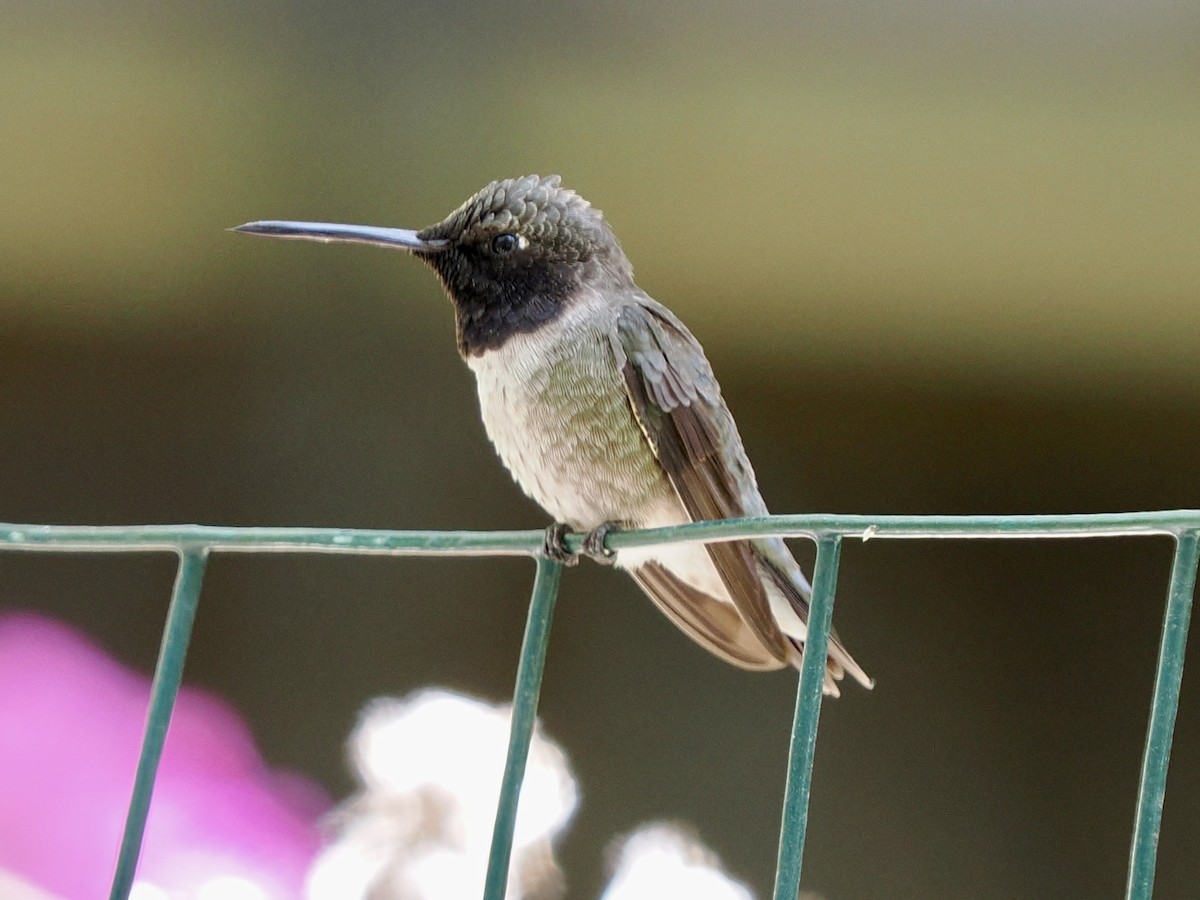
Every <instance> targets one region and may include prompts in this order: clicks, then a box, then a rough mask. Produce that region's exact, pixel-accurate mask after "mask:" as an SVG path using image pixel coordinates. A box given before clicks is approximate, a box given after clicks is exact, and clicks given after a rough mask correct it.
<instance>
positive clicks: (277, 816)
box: [0, 614, 328, 900]
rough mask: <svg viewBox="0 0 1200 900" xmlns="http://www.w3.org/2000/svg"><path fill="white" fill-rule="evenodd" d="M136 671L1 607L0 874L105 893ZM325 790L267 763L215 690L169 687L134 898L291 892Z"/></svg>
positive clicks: (267, 898) (121, 800) (45, 623)
mask: <svg viewBox="0 0 1200 900" xmlns="http://www.w3.org/2000/svg"><path fill="white" fill-rule="evenodd" d="M149 692H150V685H149V681H148V679H146V678H144V677H142V676H141V675H139V674H136V673H134V672H131V671H130V670H128V669H126V668H124V667H123V666H121V665H120V664H119V663H117V662H115V661H114V660H112V659H110V658H109V657H107V656H106V655H105V654H104V653H103V652H102V651H101V650H100V649H99V648H97V647H96V646H95V645H94V644H92V643H90V642H89V641H88V640H87V639H85V638H84V637H82V636H81V635H79V634H77V633H76V632H73V631H71V630H69V629H67V628H66V627H64V626H62V625H59V624H57V623H55V622H52V621H50V620H48V619H44V618H40V617H37V616H34V615H29V614H9V615H5V616H0V873H2V872H4V871H7V872H8V873H10V874H11V875H15V876H17V877H18V878H19V879H21V880H23V881H25V882H28V883H29V884H32V885H36V886H37V887H39V888H41V889H42V890H44V891H47V892H50V893H52V894H54V895H56V896H59V897H65V898H70V900H74V898H80V900H84V898H95V897H103V896H107V891H108V885H109V882H110V880H111V878H112V870H113V864H114V861H115V859H116V851H117V845H118V843H119V841H120V835H121V830H122V827H123V824H124V819H125V812H126V807H127V804H128V802H129V794H130V791H131V789H132V785H133V773H134V767H135V765H136V763H137V755H138V749H139V746H140V742H141V736H142V728H143V725H144V722H145V715H146V704H147V700H148V698H149ZM327 807H328V800H327V798H326V797H325V796H324V794H323V793H322V792H321V791H320V790H319V789H318V788H317V787H316V786H315V785H313V784H312V783H311V782H309V781H307V780H306V779H304V778H302V777H300V776H298V775H293V774H288V773H280V772H274V771H272V770H270V769H267V768H266V767H265V766H264V765H263V762H262V759H261V757H260V756H259V754H258V751H257V749H256V748H255V746H254V741H253V738H252V737H251V735H250V732H249V730H248V729H247V727H246V726H245V724H244V723H242V721H241V720H240V719H239V718H238V717H237V715H236V713H234V712H233V711H232V710H231V709H230V708H229V706H228V705H227V704H225V703H224V702H223V701H221V700H219V699H217V698H216V697H213V696H211V695H209V694H205V693H203V692H201V691H197V690H194V689H188V688H185V689H184V690H182V691H181V692H180V695H179V700H178V703H177V704H176V707H175V715H174V718H173V719H172V722H171V727H170V730H169V732H168V735H167V743H166V750H165V752H164V755H163V759H162V764H161V766H160V768H159V774H158V783H157V787H156V789H155V793H154V799H153V802H152V805H151V808H150V819H149V824H148V826H147V829H146V839H145V843H144V845H143V849H142V857H141V864H140V866H139V868H138V876H137V883H136V885H135V888H134V896H135V897H145V898H154V897H159V896H163V897H166V896H169V897H171V898H195V900H204V898H206V897H208V896H216V894H217V893H220V894H221V895H222V896H229V897H237V898H238V900H275V898H280V900H282V898H295V897H300V896H302V893H303V884H304V877H305V872H306V870H307V869H308V866H309V864H310V862H311V861H312V859H313V857H314V856H315V855H316V853H317V850H318V848H319V846H320V839H319V835H318V832H317V827H316V822H317V819H318V818H319V817H320V815H321V814H322V812H323V811H324V810H325V809H326V808H327Z"/></svg>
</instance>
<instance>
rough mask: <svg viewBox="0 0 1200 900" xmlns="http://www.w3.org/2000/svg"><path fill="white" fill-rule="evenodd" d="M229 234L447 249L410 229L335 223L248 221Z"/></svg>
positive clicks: (424, 250) (418, 249) (426, 250)
mask: <svg viewBox="0 0 1200 900" xmlns="http://www.w3.org/2000/svg"><path fill="white" fill-rule="evenodd" d="M230 231H239V232H241V233H242V234H261V235H265V236H267V237H277V238H291V239H293V240H300V241H320V242H321V243H325V244H330V243H336V242H345V243H352V244H374V245H375V246H376V247H389V248H391V249H393V250H397V249H399V250H408V251H409V252H411V253H436V252H438V251H439V250H443V249H445V247H446V243H447V242H446V241H440V240H438V241H425V240H422V239H421V238H419V237H417V233H416V232H415V231H410V230H408V229H407V228H379V227H376V226H374V225H338V224H335V223H333V222H280V221H263V222H247V223H246V224H245V225H239V226H238V227H237V228H231V229H230Z"/></svg>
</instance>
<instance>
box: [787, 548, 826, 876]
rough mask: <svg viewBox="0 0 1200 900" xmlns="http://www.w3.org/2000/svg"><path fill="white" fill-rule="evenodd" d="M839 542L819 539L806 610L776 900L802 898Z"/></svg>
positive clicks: (789, 756) (789, 755) (789, 757)
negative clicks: (805, 846)
mask: <svg viewBox="0 0 1200 900" xmlns="http://www.w3.org/2000/svg"><path fill="white" fill-rule="evenodd" d="M841 547H842V539H841V537H840V536H838V535H828V534H827V535H821V536H820V537H818V538H817V563H816V567H815V569H814V570H813V590H812V602H811V604H810V606H809V610H808V635H807V637H806V639H805V642H804V659H803V661H802V662H801V664H800V684H799V687H798V688H797V691H796V716H795V719H794V721H793V723H792V743H791V749H790V751H789V753H788V770H787V784H786V786H785V787H784V791H783V822H782V825H781V827H780V832H779V857H778V862H777V864H776V868H775V894H774V897H775V900H796V895H797V894H798V893H799V892H800V867H801V863H802V862H803V859H804V838H805V833H806V831H807V829H808V800H809V796H810V794H811V793H812V767H813V754H814V753H815V751H816V745H817V723H818V722H819V720H820V718H821V695H822V691H823V688H824V685H825V658H826V654H827V652H828V648H829V630H830V626H831V623H832V621H833V599H834V592H835V591H836V590H837V573H838V561H839V558H840V556H841Z"/></svg>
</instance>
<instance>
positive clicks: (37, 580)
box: [0, 0, 1200, 900]
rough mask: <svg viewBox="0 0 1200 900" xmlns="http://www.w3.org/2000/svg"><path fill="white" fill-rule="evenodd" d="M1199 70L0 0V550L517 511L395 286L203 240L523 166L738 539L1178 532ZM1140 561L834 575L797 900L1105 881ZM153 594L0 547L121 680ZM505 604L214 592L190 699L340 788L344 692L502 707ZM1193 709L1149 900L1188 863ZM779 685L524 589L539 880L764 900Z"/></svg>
mask: <svg viewBox="0 0 1200 900" xmlns="http://www.w3.org/2000/svg"><path fill="white" fill-rule="evenodd" d="M1197 38H1200V6H1197V5H1196V4H1195V3H1193V2H1177V0H1147V2H1143V3H1139V4H1124V3H1115V2H1108V0H1103V2H1099V3H1094V4H1049V5H1046V4H1038V3H1032V2H1025V0H1009V2H1005V3H1000V4H988V3H982V2H975V3H967V4H951V3H945V2H938V0H920V2H913V3H904V4H900V3H891V4H868V3H862V2H838V3H801V4H796V3H785V2H741V3H737V4H730V3H717V2H707V3H693V4H658V5H652V6H645V5H642V4H634V3H623V2H612V0H610V2H602V3H597V4H590V5H587V6H582V5H580V6H560V5H558V4H549V3H546V4H525V3H503V4H499V3H467V2H458V3H456V2H449V3H407V4H397V3H380V2H376V3H359V4H353V5H347V4H334V3H326V2H294V3H287V4H283V3H274V4H242V3H206V4H196V5H192V4H182V3H176V4H158V3H149V2H145V3H138V2H120V3H117V2H108V3H90V4H87V3H70V4H68V3H38V4H9V5H7V6H6V8H5V9H4V10H3V11H0V137H2V139H0V167H2V170H3V172H4V176H3V178H2V179H0V247H2V250H0V253H2V256H0V262H2V265H0V442H2V446H3V448H4V463H5V464H4V465H3V466H2V467H0V498H3V500H2V503H0V518H3V519H6V520H9V521H15V522H60V523H112V524H119V523H145V522H204V523H214V524H247V525H248V524H263V525H302V524H303V525H341V526H362V527H388V528H472V529H475V528H515V527H523V528H531V527H540V526H541V525H543V524H545V521H546V519H545V516H544V515H543V514H542V513H540V512H539V511H538V510H537V509H536V508H535V507H534V506H533V505H532V504H531V503H529V502H527V501H526V500H524V498H523V497H522V496H521V495H520V494H519V492H518V491H517V489H516V488H515V487H513V486H512V485H511V483H510V482H509V479H508V477H507V475H506V474H505V472H504V471H503V469H502V468H501V466H500V464H499V463H498V462H497V461H496V460H495V459H494V457H493V455H492V452H491V449H490V447H489V446H488V444H487V441H486V438H485V436H484V433H483V429H482V426H481V425H480V423H479V421H478V416H477V412H476V407H475V398H474V386H473V383H472V380H471V377H470V374H469V372H468V371H467V370H466V368H465V367H464V366H463V365H462V364H461V362H460V361H459V360H458V359H457V358H456V354H455V351H454V346H453V326H452V319H451V315H450V310H449V305H448V302H447V301H446V300H445V299H444V298H443V297H442V296H441V293H440V290H439V288H438V286H437V284H436V283H435V281H434V279H433V278H432V277H430V276H429V274H428V273H427V272H425V271H423V270H422V268H421V267H420V266H418V265H416V264H415V263H413V262H412V261H411V260H408V259H405V258H404V257H403V256H401V255H399V254H394V253H393V254H389V253H383V252H379V251H376V250H372V249H363V248H347V247H336V248H332V247H331V248H325V247H318V246H313V245H302V244H293V245H289V244H283V243H275V242H265V241H255V240H250V239H247V238H243V237H240V236H236V235H231V234H228V233H226V231H225V229H226V228H227V227H229V226H232V225H236V224H239V223H241V222H243V221H246V220H249V219H257V218H298V219H324V220H331V221H349V222H367V223H372V224H378V225H396V226H406V227H420V226H423V225H426V224H429V223H431V222H433V221H436V220H438V219H440V218H441V217H442V215H444V214H445V213H446V212H447V211H449V209H451V208H452V207H454V206H456V205H457V204H458V203H459V202H460V201H461V200H463V199H464V198H465V197H466V196H468V195H469V194H470V193H472V192H473V191H474V190H475V189H477V188H478V187H480V186H482V185H483V184H484V183H486V182H487V181H489V180H491V179H493V178H500V177H507V176H513V175H520V174H524V173H528V172H540V173H549V172H559V173H561V174H562V175H563V177H564V180H565V182H566V183H567V184H568V185H570V186H572V187H575V188H576V189H577V190H579V191H580V192H581V193H582V194H583V195H584V196H586V197H588V198H589V199H591V200H592V201H593V202H594V203H595V204H596V205H597V206H599V207H600V208H602V209H604V210H605V212H606V213H607V215H608V218H609V220H610V221H611V222H612V223H613V225H614V227H615V228H616V230H617V232H618V234H619V235H620V236H621V238H622V241H623V243H624V246H625V249H626V250H627V252H628V253H629V255H630V257H631V258H632V260H633V261H634V264H635V266H636V268H637V272H638V276H639V281H640V283H641V284H642V286H643V287H645V288H646V289H647V290H648V291H649V292H650V293H651V294H653V295H654V296H656V297H657V298H658V299H660V300H662V301H664V302H666V303H667V304H668V305H670V306H671V307H672V308H673V309H674V310H675V311H676V312H678V313H679V314H680V315H681V316H682V317H683V318H684V320H685V321H687V322H688V323H689V324H690V325H691V326H692V328H693V330H694V331H695V333H696V334H697V336H698V337H699V338H700V340H701V341H702V342H703V343H704V344H705V346H706V347H707V349H708V351H709V355H710V357H711V359H712V361H713V364H714V366H715V368H716V370H717V372H718V375H719V376H720V377H721V380H722V383H723V385H724V389H725V393H726V396H727V399H728V401H729V403H730V405H731V407H732V408H733V410H734V412H735V414H736V415H737V417H738V421H739V422H740V424H741V427H742V433H743V437H744V438H745V441H746V444H747V446H748V448H749V450H750V453H751V456H752V458H753V459H754V460H755V463H756V466H757V468H758V472H759V479H760V483H761V485H762V488H763V491H764V494H765V495H766V497H767V499H768V502H769V503H770V504H771V506H772V508H773V509H774V510H776V511H779V512H800V511H829V512H834V511H836V512H864V513H933V512H938V513H1007V512H1012V513H1017V512H1021V513H1038V512H1089V511H1119V510H1137V509H1155V508H1169V507H1184V506H1197V505H1200V499H1198V494H1200V465H1198V464H1197V463H1198V459H1197V450H1198V449H1200V442H1198V440H1197V435H1198V434H1200V430H1198V429H1200V364H1198V362H1197V357H1196V348H1197V345H1198V343H1200V303H1198V302H1197V298H1198V297H1200V201H1198V198H1200V104H1198V103H1197V96H1198V89H1200V53H1198V51H1197V47H1198V46H1200V43H1198V41H1197ZM798 552H800V553H802V554H805V555H806V556H807V558H811V552H810V551H809V549H808V548H807V547H806V546H803V545H800V546H799V547H798ZM1169 556H1170V547H1169V542H1167V541H1165V540H1158V541H1145V540H1141V541H1132V542H1131V541H1112V540H1107V541H1095V542H1086V543H1078V542H1075V543H1072V542H1057V543H1041V542H1039V543H1003V544H1001V543H988V544H978V543H976V544H965V543H949V542H937V543H932V542H930V543H888V542H883V541H879V542H873V543H870V544H868V545H854V546H849V547H847V551H846V554H845V559H844V561H843V566H842V578H841V588H840V593H839V603H838V611H837V615H836V620H837V622H838V627H839V629H840V631H841V633H842V635H843V637H844V638H845V639H846V642H847V644H848V645H849V647H850V648H851V650H852V651H853V652H854V654H855V655H856V657H857V658H858V659H859V660H860V661H861V662H862V663H863V665H864V666H865V667H866V668H867V669H868V670H869V671H870V672H871V674H873V675H874V676H875V677H876V678H877V680H878V686H877V688H876V690H875V691H874V692H873V693H866V692H863V691H861V690H857V689H855V688H850V689H849V690H848V691H847V692H846V696H845V697H844V698H843V699H842V700H840V701H838V702H836V703H832V704H830V705H829V706H828V707H827V708H826V711H825V714H824V716H823V718H822V728H821V738H820V742H819V744H818V752H817V766H816V773H815V784H814V797H813V813H812V820H811V821H812V824H811V826H810V832H809V833H810V839H809V844H808V853H807V858H806V869H805V883H806V885H807V886H808V887H809V888H810V889H813V890H817V891H820V892H822V893H823V894H824V895H825V896H827V897H828V898H830V900H856V898H922V900H926V898H934V897H939V898H941V897H944V898H957V897H972V898H980V900H988V898H1006V900H1007V898H1012V897H1081V898H1082V897H1087V898H1090V897H1106V896H1117V895H1118V894H1119V892H1120V890H1121V887H1122V885H1123V879H1124V866H1125V857H1126V849H1127V845H1128V839H1129V832H1130V826H1131V822H1132V813H1133V803H1134V795H1135V790H1136V783H1137V772H1138V765H1139V759H1140V752H1141V742H1142V734H1143V730H1144V725H1145V719H1146V713H1147V708H1148V701H1149V695H1150V688H1151V678H1152V661H1153V656H1154V652H1155V646H1156V641H1157V634H1158V627H1159V620H1160V617H1161V610H1162V602H1163V598H1164V594H1165V588H1166V581H1167V572H1168V561H1169ZM172 571H173V561H172V560H171V559H169V558H166V557H151V556H146V557H119V558H117V557H107V558H106V557H87V556H80V557H65V556H44V555H42V556H38V555H16V554H4V555H0V604H3V605H4V606H6V607H25V608H30V609H34V610H39V611H43V612H48V613H52V614H55V615H58V616H60V617H62V618H64V619H66V620H68V621H70V622H73V623H75V624H78V625H80V626H82V627H84V628H86V629H87V630H88V631H89V632H90V633H92V634H94V635H96V636H97V637H99V638H100V639H101V640H103V641H104V643H105V644H106V646H108V647H109V648H110V649H112V650H113V651H114V652H116V653H117V654H118V655H119V656H120V657H121V658H122V659H123V660H125V661H127V662H130V663H132V664H134V665H138V666H140V667H142V668H143V669H146V670H148V669H149V668H150V666H151V665H152V663H153V659H154V655H155V652H156V648H157V640H158V635H159V630H160V628H161V625H162V621H163V615H164V608H165V601H166V598H167V593H168V589H169V585H170V581H171V575H172ZM531 576H532V567H531V566H530V565H529V564H528V563H527V562H524V561H513V560H509V561H504V560H472V561H452V560H410V559H377V558H370V559H361V558H354V559H351V558H315V559H313V558H307V559H306V558H291V557H287V558H281V557H269V558H268V557H240V556H237V557H230V556H222V557H218V558H216V559H215V561H214V562H213V563H212V565H211V566H210V575H209V578H208V581H207V583H206V587H205V592H204V596H203V600H202V603H201V608H200V614H199V619H198V625H197V634H196V637H195V640H194V645H193V646H194V649H193V652H192V654H191V657H190V660H189V663H188V668H187V673H186V674H187V678H188V680H189V681H190V682H192V683H194V684H198V685H201V686H204V687H206V688H210V689H212V690H215V691H217V692H219V693H220V694H222V695H224V696H226V697H228V698H230V699H231V700H232V701H233V702H234V703H236V705H237V706H238V707H239V708H240V709H241V710H242V711H243V712H244V713H245V714H246V715H247V716H248V717H249V719H250V720H251V722H252V724H253V727H254V729H255V731H256V733H257V735H258V736H259V738H260V740H261V744H262V747H263V750H264V753H265V754H266V756H267V758H268V759H269V760H270V761H271V762H272V763H274V764H277V765H281V766H289V767H294V768H298V769H301V770H303V771H305V772H308V773H310V774H312V775H314V776H315V777H317V778H319V779H320V780H321V781H322V782H323V783H325V784H326V785H327V786H328V787H329V788H330V789H331V790H332V791H334V792H335V793H337V794H343V793H344V792H345V791H347V790H348V789H349V786H350V781H349V777H348V775H347V772H346V769H345V766H344V764H343V759H342V746H341V745H342V741H343V739H344V736H345V735H346V734H347V732H348V730H349V728H350V727H351V724H352V723H353V721H354V718H355V715H356V711H357V709H358V708H359V707H360V706H361V705H362V704H363V703H364V702H365V701H366V700H367V699H368V698H370V697H373V696H376V695H378V694H383V693H392V694H398V693H403V692H406V691H408V690H411V689H413V688H416V687H419V686H423V685H427V684H442V685H447V686H449V687H452V688H457V689H461V690H466V691H470V692H472V693H475V694H479V695H482V696H485V697H488V698H493V699H500V698H504V697H505V696H506V695H507V694H508V693H509V691H510V689H511V683H512V678H513V674H514V668H515V663H516V652H517V647H518V645H519V641H520V633H521V628H522V625H523V616H524V608H525V604H526V602H527V596H528V594H527V592H528V587H529V584H530V579H531ZM1193 644H1195V642H1193ZM1191 656H1192V657H1193V659H1191V660H1190V661H1189V666H1190V668H1192V669H1194V668H1195V666H1196V665H1197V664H1198V663H1200V660H1196V659H1195V658H1194V657H1195V653H1194V652H1193V653H1192V654H1191ZM1189 681H1190V679H1189ZM1192 687H1193V685H1191V684H1190V683H1187V684H1185V689H1184V694H1183V699H1182V707H1181V710H1180V717H1179V729H1178V733H1177V743H1176V751H1175V754H1174V758H1173V761H1172V769H1171V777H1170V781H1169V792H1168V798H1167V805H1166V815H1165V820H1164V831H1163V841H1162V850H1161V856H1160V874H1159V880H1158V884H1159V892H1158V895H1159V896H1162V897H1165V898H1169V897H1182V896H1191V895H1192V894H1193V892H1194V889H1195V883H1196V876H1197V868H1196V841H1195V835H1196V834H1197V833H1198V831H1197V829H1200V726H1198V722H1197V718H1198V714H1200V696H1198V695H1197V692H1196V691H1195V690H1192ZM793 688H794V681H793V679H792V678H791V677H790V676H788V675H786V674H776V675H751V674H746V673H742V672H739V671H736V670H734V669H732V668H730V667H727V666H725V665H723V664H721V663H719V662H718V661H716V660H715V659H712V658H709V657H708V656H706V655H705V654H704V653H703V652H702V651H700V650H699V649H697V648H696V647H694V646H693V645H692V644H691V643H690V642H689V641H687V640H686V639H685V638H683V637H682V636H680V635H679V634H678V633H677V632H676V631H675V630H674V628H673V627H671V626H670V625H669V624H668V623H667V622H666V620H665V619H663V618H662V617H661V616H660V615H659V614H658V613H657V612H656V611H655V610H654V609H653V608H652V607H651V605H650V604H649V603H648V602H646V601H645V600H644V598H642V597H641V596H640V595H639V594H638V593H637V591H636V589H635V588H634V587H633V585H632V583H631V582H630V581H628V580H627V579H626V578H624V577H623V576H621V575H620V574H619V573H615V572H610V571H604V570H600V569H599V568H598V567H595V566H591V565H584V566H581V567H580V568H579V569H577V570H574V571H572V572H570V573H569V575H568V577H567V579H566V580H565V582H564V590H563V596H562V599H561V601H560V606H559V612H558V618H557V625H556V629H555V635H554V640H553V641H552V643H551V647H550V657H549V664H548V670H547V674H546V689H545V693H544V698H543V706H542V720H543V722H544V726H545V728H546V730H547V732H548V733H549V734H550V735H551V736H552V737H554V738H556V739H557V740H559V741H561V742H562V744H563V745H564V747H565V749H566V751H567V753H568V754H569V755H570V757H571V759H572V760H573V763H574V766H575V769H576V772H577V774H578V776H579V778H580V780H581V782H582V791H583V805H582V807H581V810H580V813H579V815H578V817H577V820H576V822H575V825H574V827H573V829H572V830H571V832H570V835H569V837H568V838H567V840H566V842H565V844H564V846H563V859H564V864H565V867H566V871H567V877H568V879H569V883H570V887H571V894H572V896H579V897H588V896H594V895H595V893H596V891H597V890H598V886H599V884H600V883H601V878H602V874H603V860H604V851H605V847H606V845H607V843H608V842H609V840H610V839H611V838H612V837H613V836H614V835H616V834H617V833H618V832H621V831H624V830H628V829H630V828H632V827H633V826H634V825H635V824H637V823H638V822H641V821H644V820H646V819H650V818H672V819H681V820H686V821H688V822H691V823H693V824H694V825H695V826H696V828H697V829H698V830H699V832H700V834H701V835H702V836H703V838H704V839H705V840H706V841H707V842H709V843H710V844H711V845H712V846H713V847H714V848H715V849H716V850H717V851H718V852H719V853H720V854H721V856H722V857H723V858H724V860H725V862H726V864H727V865H728V867H729V868H730V869H731V870H732V871H733V872H734V873H735V874H736V875H738V876H741V877H743V878H746V879H747V880H748V881H749V882H750V883H752V884H753V885H754V886H755V887H756V889H757V890H758V891H759V892H760V893H765V892H766V890H767V887H768V885H769V883H770V879H771V874H772V870H773V864H774V854H775V851H774V841H775V833H776V829H777V822H778V813H779V803H780V798H781V792H782V781H783V771H784V761H785V755H786V743H787V734H788V729H789V725H790V715H791V709H792V696H793ZM65 813H66V811H64V814H65Z"/></svg>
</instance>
